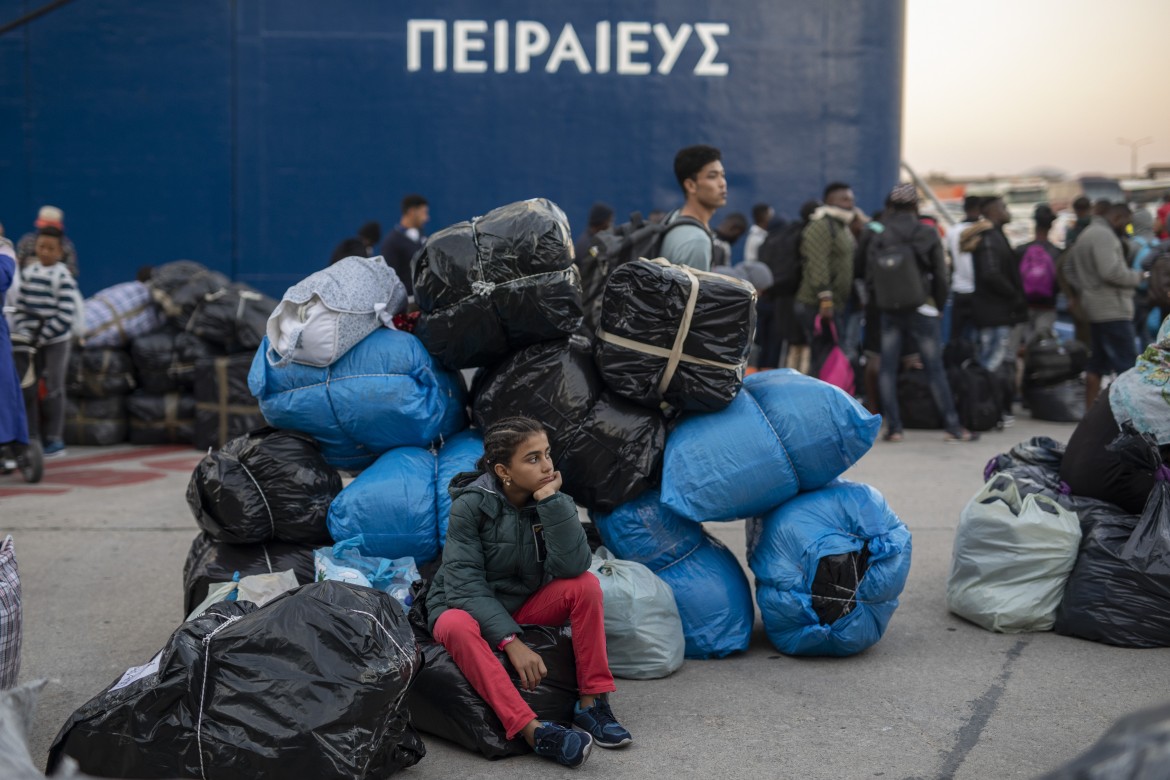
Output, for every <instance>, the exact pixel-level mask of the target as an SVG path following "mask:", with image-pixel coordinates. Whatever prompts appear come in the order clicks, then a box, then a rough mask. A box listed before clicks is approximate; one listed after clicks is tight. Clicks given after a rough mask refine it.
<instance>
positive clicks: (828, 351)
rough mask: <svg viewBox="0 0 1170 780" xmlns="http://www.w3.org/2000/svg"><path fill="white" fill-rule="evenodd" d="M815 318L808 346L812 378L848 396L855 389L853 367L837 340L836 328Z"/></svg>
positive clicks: (834, 325)
mask: <svg viewBox="0 0 1170 780" xmlns="http://www.w3.org/2000/svg"><path fill="white" fill-rule="evenodd" d="M827 324H828V327H825V325H826V323H825V319H824V318H822V317H819V316H818V317H817V320H816V324H814V325H813V343H812V344H811V346H810V350H809V351H810V352H811V353H812V354H811V355H810V364H811V371H812V374H813V376H815V377H816V378H817V379H819V380H821V381H822V382H828V383H829V384H831V385H834V386H835V387H839V388H841V389H842V390H844V391H845V392H846V393H849V395H853V391H854V389H855V385H854V377H853V365H852V364H851V363H850V362H849V358H848V357H846V356H845V352H844V351H843V350H842V349H841V345H840V343H839V342H838V340H837V326H836V324H835V323H834V322H833V320H831V319H830V320H829V321H828V323H827Z"/></svg>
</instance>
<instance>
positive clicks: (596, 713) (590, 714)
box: [573, 696, 634, 748]
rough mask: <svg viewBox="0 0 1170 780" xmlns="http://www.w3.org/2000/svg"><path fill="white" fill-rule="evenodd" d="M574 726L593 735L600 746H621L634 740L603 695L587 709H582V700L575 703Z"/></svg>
mask: <svg viewBox="0 0 1170 780" xmlns="http://www.w3.org/2000/svg"><path fill="white" fill-rule="evenodd" d="M573 728H575V729H577V730H579V731H584V732H585V733H587V734H589V736H591V737H593V741H594V742H596V743H597V746H598V747H603V748H620V747H625V746H626V745H628V744H630V743H631V742H633V741H634V738H633V737H632V736H630V732H628V731H626V729H625V727H623V726H622V724H620V723H618V722H617V718H615V717H614V716H613V710H611V709H610V708H609V702H608V701H607V700H606V699H605V698H604V697H601V696H599V697H597V701H595V702H593V706H592V707H590V708H589V709H587V710H583V709H581V702H577V703H576V704H574V705H573Z"/></svg>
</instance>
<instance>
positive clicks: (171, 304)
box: [147, 260, 231, 330]
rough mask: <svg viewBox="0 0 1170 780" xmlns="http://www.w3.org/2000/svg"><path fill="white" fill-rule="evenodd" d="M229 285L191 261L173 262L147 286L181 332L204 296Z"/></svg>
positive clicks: (205, 268)
mask: <svg viewBox="0 0 1170 780" xmlns="http://www.w3.org/2000/svg"><path fill="white" fill-rule="evenodd" d="M230 284H231V282H230V281H229V280H228V278H227V277H226V276H224V275H223V274H221V273H219V272H218V271H212V270H211V269H210V268H208V267H207V266H205V265H203V264H202V263H196V262H195V261H194V260H176V261H174V262H173V263H166V264H164V265H160V266H158V267H157V268H155V269H154V272H153V273H152V274H151V276H150V281H149V282H147V286H148V287H149V288H150V297H152V298H154V302H155V303H157V304H158V305H159V307H161V308H162V310H163V313H164V314H166V315H167V319H168V320H170V322H171V323H172V324H174V325H175V326H176V327H177V328H179V329H180V330H186V328H187V323H188V321H189V320H190V319H191V315H192V314H193V313H194V311H195V307H196V306H198V305H199V303H200V302H201V301H202V300H203V298H204V296H206V295H207V294H209V293H213V292H216V291H217V290H222V289H224V288H225V287H228V286H229V285H230Z"/></svg>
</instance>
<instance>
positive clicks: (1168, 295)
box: [1149, 250, 1170, 312]
mask: <svg viewBox="0 0 1170 780" xmlns="http://www.w3.org/2000/svg"><path fill="white" fill-rule="evenodd" d="M1149 298H1150V304H1151V305H1153V306H1157V307H1158V308H1160V309H1161V310H1162V311H1163V312H1166V311H1167V310H1168V309H1170V250H1163V251H1162V253H1161V254H1159V255H1158V256H1156V257H1155V258H1154V260H1153V262H1152V263H1151V264H1150V292H1149Z"/></svg>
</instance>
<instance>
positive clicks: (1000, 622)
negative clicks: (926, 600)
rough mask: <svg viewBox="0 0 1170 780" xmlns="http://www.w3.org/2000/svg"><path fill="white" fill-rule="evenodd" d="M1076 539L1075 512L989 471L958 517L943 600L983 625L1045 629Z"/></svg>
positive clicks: (1052, 620) (995, 628)
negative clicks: (1023, 490) (1022, 492)
mask: <svg viewBox="0 0 1170 780" xmlns="http://www.w3.org/2000/svg"><path fill="white" fill-rule="evenodd" d="M1080 542H1081V527H1080V523H1079V522H1078V520H1077V517H1076V515H1075V514H1073V513H1072V512H1071V511H1069V510H1067V509H1065V508H1063V507H1062V506H1060V505H1059V504H1057V503H1056V501H1054V500H1053V499H1051V498H1049V497H1048V496H1045V495H1044V494H1042V493H1034V494H1031V495H1028V496H1025V497H1024V498H1023V499H1021V498H1020V491H1019V487H1018V486H1017V485H1016V482H1015V479H1013V478H1012V477H1011V476H1010V475H1009V474H1003V473H1001V474H997V475H996V476H994V477H992V478H991V479H990V480H988V482H987V484H986V485H984V486H983V489H982V490H980V491H979V492H978V493H977V494H976V495H975V497H974V498H972V499H971V501H970V502H969V503H968V504H967V506H966V507H965V508H964V509H963V513H962V515H961V516H960V517H959V528H958V530H957V531H956V533H955V547H954V554H953V557H952V562H951V576H950V580H949V581H948V582H947V607H948V608H949V609H950V610H951V612H954V613H955V614H956V615H958V616H960V617H963V618H966V619H967V620H970V621H971V622H972V623H975V624H976V625H979V626H982V627H983V628H986V629H988V630H989V631H999V632H1003V633H1016V632H1020V631H1049V630H1051V629H1052V626H1053V624H1054V623H1055V622H1056V608H1057V607H1058V606H1060V600H1061V598H1062V596H1063V595H1064V585H1065V582H1066V581H1067V580H1068V576H1069V573H1070V572H1071V571H1072V568H1073V564H1075V563H1076V559H1077V550H1078V548H1079V546H1080Z"/></svg>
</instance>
